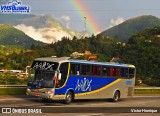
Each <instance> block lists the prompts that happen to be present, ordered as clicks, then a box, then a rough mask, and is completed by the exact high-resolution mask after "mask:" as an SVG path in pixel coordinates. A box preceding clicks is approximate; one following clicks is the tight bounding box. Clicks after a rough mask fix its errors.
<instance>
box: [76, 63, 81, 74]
mask: <svg viewBox="0 0 160 116" xmlns="http://www.w3.org/2000/svg"><path fill="white" fill-rule="evenodd" d="M75 69H76V75H80V65H79V64H75Z"/></svg>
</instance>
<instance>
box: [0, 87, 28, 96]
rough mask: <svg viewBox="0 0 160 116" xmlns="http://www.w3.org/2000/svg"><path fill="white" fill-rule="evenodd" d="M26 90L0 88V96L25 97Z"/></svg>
mask: <svg viewBox="0 0 160 116" xmlns="http://www.w3.org/2000/svg"><path fill="white" fill-rule="evenodd" d="M25 94H26V88H0V95H25Z"/></svg>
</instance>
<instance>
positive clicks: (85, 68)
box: [81, 65, 87, 75]
mask: <svg viewBox="0 0 160 116" xmlns="http://www.w3.org/2000/svg"><path fill="white" fill-rule="evenodd" d="M86 72H87V66H86V65H81V75H86Z"/></svg>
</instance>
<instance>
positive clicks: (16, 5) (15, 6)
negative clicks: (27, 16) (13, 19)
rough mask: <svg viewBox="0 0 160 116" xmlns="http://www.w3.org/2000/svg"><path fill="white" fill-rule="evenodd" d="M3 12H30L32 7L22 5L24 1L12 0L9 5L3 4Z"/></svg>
mask: <svg viewBox="0 0 160 116" xmlns="http://www.w3.org/2000/svg"><path fill="white" fill-rule="evenodd" d="M0 10H1V12H3V13H29V12H30V7H29V6H26V5H22V2H19V1H17V0H12V1H10V2H8V4H7V5H1V8H0Z"/></svg>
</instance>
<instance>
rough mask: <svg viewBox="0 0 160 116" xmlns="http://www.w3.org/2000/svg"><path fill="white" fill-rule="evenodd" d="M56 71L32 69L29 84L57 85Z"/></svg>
mask: <svg viewBox="0 0 160 116" xmlns="http://www.w3.org/2000/svg"><path fill="white" fill-rule="evenodd" d="M55 77H56V71H47V70H36V69H31V71H30V74H29V81H28V85H31V86H35V87H40V88H53V87H54V86H55Z"/></svg>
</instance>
